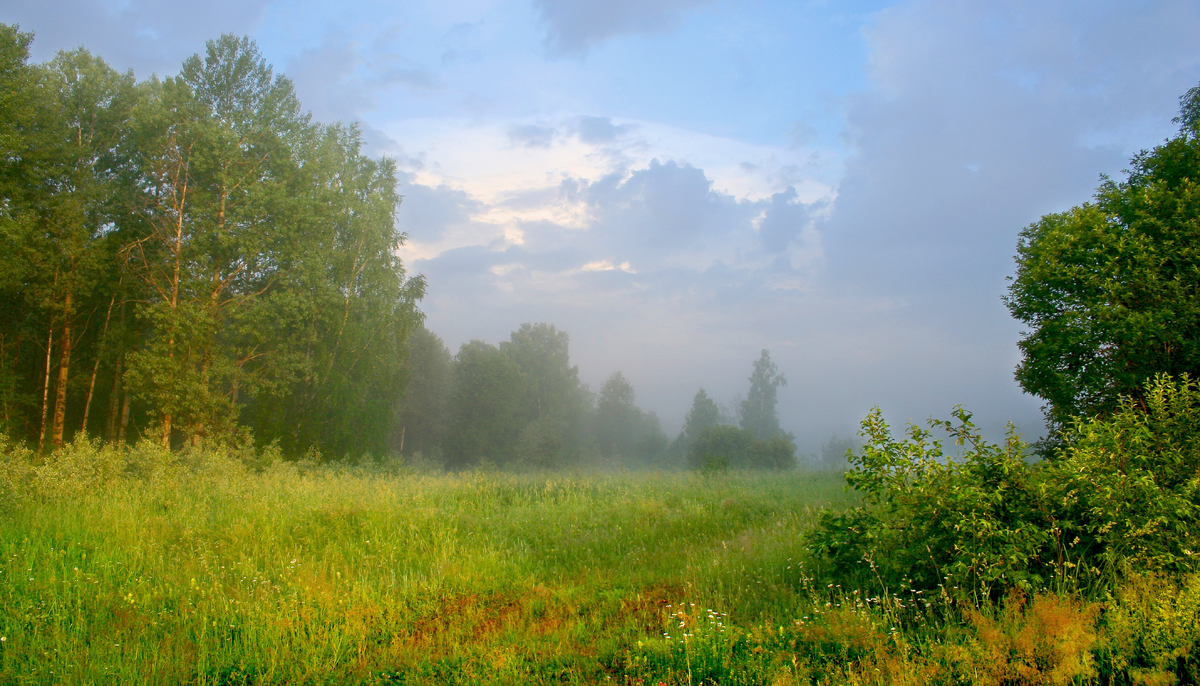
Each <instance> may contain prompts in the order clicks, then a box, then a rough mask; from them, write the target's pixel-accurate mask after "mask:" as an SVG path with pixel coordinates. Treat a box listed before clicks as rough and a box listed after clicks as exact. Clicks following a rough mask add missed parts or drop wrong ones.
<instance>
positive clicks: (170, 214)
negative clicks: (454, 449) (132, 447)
mask: <svg viewBox="0 0 1200 686" xmlns="http://www.w3.org/2000/svg"><path fill="white" fill-rule="evenodd" d="M30 40H31V39H30V36H29V35H28V34H22V33H20V32H19V31H17V30H16V28H15V27H9V26H0V82H2V87H0V148H2V149H0V153H3V154H2V155H0V252H2V255H0V296H2V297H0V301H3V303H4V305H3V307H4V312H3V314H4V317H3V321H2V322H0V405H2V406H3V407H2V409H3V412H2V413H0V415H2V418H3V419H2V421H3V422H4V426H3V427H2V428H3V430H4V431H6V432H7V433H9V434H10V435H14V436H22V435H23V436H25V437H28V438H30V439H33V440H34V441H35V442H37V443H39V444H40V445H43V446H54V445H60V444H62V443H63V442H64V440H65V439H66V438H69V436H70V435H71V434H73V433H77V432H80V431H85V432H88V433H91V434H93V435H105V436H106V437H107V438H109V439H110V440H113V441H116V442H124V441H126V440H127V439H129V438H134V437H137V436H147V437H149V436H153V437H155V438H157V439H158V440H160V441H161V442H163V443H164V444H171V443H176V444H178V443H179V442H183V441H186V442H189V443H191V444H193V445H196V444H198V443H200V442H201V441H203V440H206V439H215V440H221V441H225V440H241V439H240V438H238V437H240V436H244V434H245V432H246V431H247V430H249V431H252V432H253V434H254V436H255V437H257V438H258V439H261V440H263V441H273V440H278V441H279V442H280V443H281V444H282V445H283V447H285V449H289V450H299V451H303V450H305V449H307V448H310V447H316V448H319V449H321V450H322V451H325V452H326V453H329V454H334V455H341V454H344V453H346V452H363V451H370V452H379V451H382V450H384V449H386V447H387V441H388V437H389V428H390V424H391V423H392V422H393V421H394V419H395V410H394V405H395V402H396V398H397V396H398V395H399V393H400V391H401V389H402V387H403V384H404V380H405V367H404V356H405V354H406V352H407V349H406V346H405V340H406V338H407V336H408V334H409V332H410V331H412V330H413V329H414V328H415V327H416V326H417V325H418V324H419V322H420V319H421V315H420V312H419V311H418V309H417V302H418V301H419V300H420V299H421V297H422V295H423V293H424V280H423V279H422V278H420V277H414V278H410V277H409V276H408V275H407V274H406V273H405V270H404V267H403V265H402V264H401V263H400V260H399V259H398V258H397V257H396V248H397V247H398V246H399V245H400V244H401V243H402V242H403V240H404V238H405V237H404V234H402V233H400V232H399V231H398V230H397V228H396V207H397V205H398V203H399V200H400V198H399V195H398V194H397V191H396V174H395V169H394V167H393V165H392V163H391V161H389V160H387V159H371V158H369V157H367V156H365V155H364V154H362V140H361V137H360V135H359V133H358V131H357V130H356V129H355V128H353V127H346V126H343V125H341V124H336V123H335V124H318V123H314V122H312V121H311V118H310V116H309V115H308V114H307V113H306V112H305V111H304V109H303V108H302V106H301V104H300V102H299V100H298V99H297V97H296V95H295V92H294V89H293V88H292V85H291V82H290V81H289V80H288V79H287V78H286V77H283V76H280V75H276V74H275V73H274V72H273V70H272V68H271V67H270V65H268V64H267V63H266V61H265V60H264V59H263V58H262V55H261V54H260V53H259V51H258V49H257V47H256V46H255V45H254V43H253V42H252V41H250V40H249V39H248V38H237V37H234V36H230V35H225V36H221V37H220V38H218V39H217V40H214V41H209V43H208V44H207V47H206V50H205V53H204V54H203V55H195V56H193V57H191V58H188V59H187V60H186V61H185V62H184V64H183V65H182V67H181V69H180V72H179V74H178V75H177V76H174V77H169V78H165V79H161V80H160V79H157V78H153V77H152V78H151V79H149V80H145V81H142V82H140V83H139V82H137V81H136V80H135V79H134V77H133V75H132V73H126V74H120V73H117V72H116V71H114V70H113V69H112V68H110V67H109V66H108V65H107V64H105V63H104V61H103V60H102V59H100V58H99V57H96V56H93V55H91V54H90V53H88V52H87V51H86V50H83V49H79V50H75V51H72V52H64V53H59V54H58V55H57V56H56V57H55V58H54V59H53V60H51V61H50V62H48V63H46V64H40V65H29V64H28V46H29V42H30Z"/></svg>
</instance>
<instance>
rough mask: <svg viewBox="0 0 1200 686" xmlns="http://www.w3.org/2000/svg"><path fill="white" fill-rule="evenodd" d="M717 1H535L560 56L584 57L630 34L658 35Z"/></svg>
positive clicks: (552, 48) (549, 43)
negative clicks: (595, 49)
mask: <svg viewBox="0 0 1200 686" xmlns="http://www.w3.org/2000/svg"><path fill="white" fill-rule="evenodd" d="M713 2H715V0H533V6H534V7H535V8H536V9H537V11H538V13H539V15H540V16H541V19H542V23H543V24H545V26H546V45H547V47H549V49H550V51H551V52H552V53H554V54H557V55H577V56H581V55H584V54H586V53H587V51H588V49H589V48H592V47H594V46H596V45H599V44H600V43H603V42H604V41H606V40H608V39H610V38H614V37H616V36H620V35H623V34H628V33H657V32H661V31H668V30H670V29H672V28H674V27H675V26H677V25H678V24H679V22H680V21H681V20H682V18H683V15H684V13H685V12H687V11H688V10H692V9H695V8H697V7H702V6H704V5H709V4H712V3H713Z"/></svg>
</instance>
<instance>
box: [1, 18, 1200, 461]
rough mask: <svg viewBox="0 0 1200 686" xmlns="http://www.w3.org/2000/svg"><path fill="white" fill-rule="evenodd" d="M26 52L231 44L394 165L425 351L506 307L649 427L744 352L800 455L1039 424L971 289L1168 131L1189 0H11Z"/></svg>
mask: <svg viewBox="0 0 1200 686" xmlns="http://www.w3.org/2000/svg"><path fill="white" fill-rule="evenodd" d="M0 22H8V23H17V24H20V27H21V30H23V31H31V32H33V33H34V34H35V35H36V38H35V40H34V42H33V44H32V46H31V50H32V53H31V54H32V59H33V60H35V61H42V60H47V59H49V58H51V57H52V56H53V54H54V53H55V51H57V50H61V49H72V48H75V47H77V46H79V45H84V46H86V47H87V48H88V49H90V50H92V51H93V52H95V53H97V54H99V55H102V56H103V57H104V58H105V59H106V60H108V61H109V62H110V63H111V64H112V65H113V66H114V67H115V68H116V69H118V70H125V69H133V70H134V72H135V75H136V76H137V77H138V78H145V77H148V76H149V75H150V74H151V73H157V74H159V75H160V76H166V75H170V74H174V73H176V72H177V70H178V69H179V64H180V63H181V62H182V60H183V59H184V58H185V57H187V56H189V55H191V54H193V53H196V52H202V51H203V48H204V41H205V40H208V39H211V38H213V37H215V36H216V35H218V34H220V33H223V32H230V33H233V34H236V35H242V34H246V35H249V36H250V37H252V38H253V39H254V40H255V41H256V42H257V44H258V46H259V47H260V49H261V50H262V53H263V55H264V57H265V58H266V59H267V61H268V62H269V63H271V64H273V65H274V66H275V68H276V70H277V71H278V72H281V73H284V74H286V75H288V76H289V77H290V78H291V79H292V80H293V81H294V83H295V87H296V92H297V95H298V96H299V98H300V101H301V103H302V105H303V107H304V108H305V109H308V110H311V111H312V113H313V115H314V117H316V119H317V120H322V121H331V120H334V119H340V120H342V121H345V122H355V123H357V124H358V125H359V126H360V127H361V130H362V132H363V136H364V144H365V147H364V152H365V153H366V154H369V155H389V156H391V157H393V158H394V159H395V160H396V162H397V177H398V180H399V182H400V183H399V188H398V191H399V193H400V194H401V195H403V196H404V200H403V204H402V205H401V208H400V210H399V213H398V215H397V222H398V226H399V228H400V230H402V231H404V232H405V233H407V235H408V241H407V243H406V244H405V245H404V246H403V247H402V248H401V249H400V252H399V256H400V257H401V259H402V260H403V261H404V264H405V266H406V268H407V270H408V272H409V273H410V274H418V273H420V274H423V275H425V277H426V278H427V283H428V290H427V293H426V295H425V297H424V299H423V300H421V302H420V304H419V308H420V309H421V311H423V312H424V313H425V314H426V317H427V319H426V325H427V326H428V328H429V329H430V330H431V331H433V332H434V333H436V334H438V335H439V336H440V337H441V338H442V339H443V340H444V341H445V343H446V345H447V346H448V348H449V349H450V350H451V351H452V352H457V351H458V349H459V346H460V345H461V344H463V343H467V342H469V341H471V340H473V339H482V340H485V341H489V342H491V343H498V342H500V341H503V340H505V339H506V338H507V337H508V334H509V332H510V331H513V330H515V329H516V328H518V327H519V326H520V325H521V324H522V323H526V322H531V323H536V322H547V323H551V324H553V325H555V326H556V327H557V328H558V329H559V330H561V331H565V332H568V333H569V334H570V337H571V359H572V363H573V364H577V365H578V366H579V369H580V378H581V379H582V381H584V382H585V383H587V385H588V386H589V387H590V388H591V389H592V390H593V391H597V390H598V389H599V388H600V386H601V385H602V384H603V383H604V380H605V379H606V378H608V377H609V375H610V374H612V373H613V372H615V371H621V372H623V374H624V375H625V377H626V378H628V379H629V381H630V383H631V384H632V386H633V387H634V389H635V390H636V393H637V402H638V404H639V405H640V406H641V407H643V408H645V409H648V410H650V409H652V410H654V411H655V412H656V413H657V414H658V416H659V417H660V418H661V421H662V425H663V428H664V430H665V431H666V432H667V433H668V434H670V435H674V434H675V433H677V432H678V431H679V430H680V429H682V427H683V423H684V418H685V415H686V413H687V412H688V410H689V407H690V401H691V399H692V397H693V395H694V394H695V392H696V391H697V389H698V388H700V387H704V388H705V389H706V390H707V391H708V392H709V393H710V394H711V396H712V397H714V398H715V399H716V400H717V401H718V402H720V403H724V404H733V403H735V402H736V400H737V399H738V397H739V395H744V393H745V392H746V388H747V376H748V374H749V372H750V363H751V362H752V361H753V360H754V359H755V358H756V357H757V356H758V353H759V351H760V350H762V349H769V350H770V351H771V354H772V357H773V359H774V361H775V362H776V363H777V364H778V366H779V368H780V370H781V371H783V372H784V373H785V374H786V375H787V379H788V381H789V384H788V386H787V387H786V388H783V389H781V390H780V393H779V406H778V412H779V417H780V421H781V425H782V427H783V428H784V429H785V430H787V431H790V432H792V433H793V434H794V435H795V436H796V440H797V443H798V445H799V447H800V449H801V451H807V452H812V451H815V450H816V449H817V448H818V447H819V446H820V445H821V444H822V443H823V442H824V441H825V440H827V438H828V437H829V436H830V435H831V434H833V433H838V434H840V435H848V434H851V433H853V432H854V431H855V430H857V424H858V421H859V420H860V419H861V418H862V417H863V416H865V414H866V413H867V411H868V410H869V409H870V408H871V407H872V406H874V405H879V406H880V407H882V408H883V410H884V412H885V414H886V415H887V416H888V417H889V418H891V419H892V420H893V421H896V422H903V421H904V420H906V419H908V418H912V419H914V420H918V421H923V420H924V419H925V418H927V417H929V416H930V415H934V416H945V415H946V414H947V413H948V412H949V410H950V409H951V408H952V407H953V406H954V405H955V404H961V405H963V406H965V407H967V408H970V409H971V410H972V411H974V412H975V413H976V415H977V419H978V421H979V422H980V423H981V424H982V425H983V426H985V427H986V428H987V429H988V430H989V432H990V433H991V434H992V435H995V434H997V432H998V429H999V427H1001V426H1002V425H1003V423H1004V422H1005V421H1008V420H1012V421H1014V422H1016V423H1017V424H1018V425H1019V426H1020V427H1021V428H1022V429H1023V430H1024V431H1026V432H1027V433H1028V434H1030V435H1031V436H1032V435H1037V434H1040V432H1041V431H1042V418H1041V413H1040V411H1039V407H1040V405H1041V402H1040V401H1039V400H1038V399H1036V398H1033V397H1031V396H1028V395H1025V394H1023V393H1022V392H1021V389H1020V387H1019V386H1018V385H1017V384H1016V383H1015V382H1014V381H1013V376H1012V374H1013V369H1014V367H1015V365H1016V364H1017V362H1018V360H1019V356H1018V352H1017V350H1016V348H1015V342H1016V341H1017V338H1018V334H1019V331H1020V327H1019V325H1018V324H1017V323H1015V322H1014V321H1013V320H1012V319H1011V318H1010V317H1009V315H1008V313H1007V312H1006V310H1005V308H1004V306H1003V304H1002V303H1001V301H1000V296H1001V295H1002V294H1003V293H1004V292H1005V288H1006V282H1005V277H1006V276H1009V275H1011V274H1012V273H1013V263H1012V260H1011V256H1012V255H1013V253H1014V250H1015V244H1016V236H1017V233H1018V231H1019V230H1020V229H1021V228H1022V227H1024V226H1026V225H1027V224H1029V223H1031V222H1033V221H1035V220H1036V219H1037V218H1038V217H1039V216H1041V215H1042V214H1045V213H1047V212H1051V211H1058V210H1062V209H1065V208H1067V207H1070V206H1072V205H1076V204H1079V203H1081V202H1084V201H1086V200H1088V199H1089V197H1090V196H1091V193H1092V189H1093V188H1094V187H1095V185H1096V183H1097V180H1098V177H1099V174H1101V173H1106V174H1110V175H1116V174H1118V173H1119V172H1120V171H1121V170H1122V169H1123V168H1124V167H1125V166H1126V164H1127V161H1128V159H1129V158H1130V156H1131V155H1132V154H1133V153H1135V152H1136V151H1138V150H1140V149H1143V148H1147V147H1150V146H1153V145H1155V144H1157V143H1159V142H1160V141H1162V140H1163V139H1164V138H1165V137H1166V136H1168V135H1170V133H1171V132H1172V131H1173V128H1172V125H1171V124H1170V118H1171V117H1172V116H1173V114H1174V112H1175V110H1176V107H1177V102H1178V97H1179V95H1180V93H1182V92H1184V91H1185V90H1186V89H1187V88H1188V87H1190V86H1191V85H1194V83H1195V82H1196V75H1197V73H1198V71H1200V55H1198V54H1197V52H1196V51H1195V45H1197V43H1198V39H1200V11H1198V10H1197V8H1196V6H1195V4H1194V3H1190V2H1184V1H1169V0H1167V1H1161V2H1137V3H1132V2H1108V3H1092V2H1053V3H1040V2H1039V3H1034V2H1029V3H1007V2H1006V3H990V2H966V3H963V2H943V1H939V0H914V1H910V2H896V3H892V2H852V3H822V2H806V3H792V2H761V3H749V4H747V3H729V2H703V1H697V2H677V1H674V0H655V1H654V2H643V3H591V2H586V3H578V2H566V1H564V0H536V1H534V2H526V1H525V0H509V1H500V0H488V1H470V2H468V1H465V0H464V1H461V2H444V3H436V4H417V3H413V4H395V3H372V2H356V3H351V4H341V5H338V6H336V7H334V6H326V5H321V4H319V3H294V2H250V3H233V4H229V3H226V4H222V5H218V6H213V5H211V4H208V5H203V6H201V5H186V4H178V3H166V2H155V1H154V0H142V1H139V2H135V3H123V4H122V3H112V2H105V1H102V0H64V1H62V2H49V3H47V2H33V1H30V0H17V1H16V2H9V3H5V4H4V6H3V7H2V8H0Z"/></svg>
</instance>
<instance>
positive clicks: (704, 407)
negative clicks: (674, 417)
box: [683, 388, 721, 447]
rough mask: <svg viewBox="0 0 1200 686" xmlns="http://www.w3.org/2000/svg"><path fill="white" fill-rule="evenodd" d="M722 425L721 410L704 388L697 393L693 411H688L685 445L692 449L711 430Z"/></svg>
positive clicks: (684, 425)
mask: <svg viewBox="0 0 1200 686" xmlns="http://www.w3.org/2000/svg"><path fill="white" fill-rule="evenodd" d="M720 423H721V408H720V407H718V406H717V403H716V401H715V400H713V399H712V398H710V397H708V393H706V392H705V391H704V389H703V388H701V389H700V390H698V391H696V397H695V398H693V399H692V409H691V410H689V411H688V414H687V418H686V419H684V422H683V436H684V443H685V445H686V446H688V447H690V446H692V445H694V444H695V443H696V441H698V440H700V437H701V436H703V435H704V434H705V433H707V432H708V430H709V429H712V428H713V427H715V426H717V425H718V424H720Z"/></svg>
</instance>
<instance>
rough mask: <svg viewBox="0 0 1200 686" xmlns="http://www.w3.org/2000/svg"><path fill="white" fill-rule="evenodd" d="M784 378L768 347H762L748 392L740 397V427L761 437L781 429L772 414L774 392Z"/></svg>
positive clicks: (784, 381) (781, 431)
mask: <svg viewBox="0 0 1200 686" xmlns="http://www.w3.org/2000/svg"><path fill="white" fill-rule="evenodd" d="M786 385H787V379H785V378H784V376H783V374H781V373H779V368H778V367H776V366H775V363H774V362H772V361H771V351H769V350H767V349H765V348H764V349H763V351H762V354H761V355H759V357H758V359H757V360H755V362H754V371H752V372H751V373H750V392H749V393H748V394H746V399H745V400H743V401H742V408H741V409H742V412H741V415H742V417H741V419H742V422H741V423H742V428H743V429H745V430H746V431H749V432H750V434H751V435H752V436H754V437H755V438H756V439H758V440H760V441H765V440H767V439H769V438H771V437H772V436H774V435H776V434H781V433H783V430H782V429H780V428H779V418H778V417H776V416H775V403H776V402H777V401H776V394H777V392H778V390H779V387H780V386H786Z"/></svg>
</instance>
